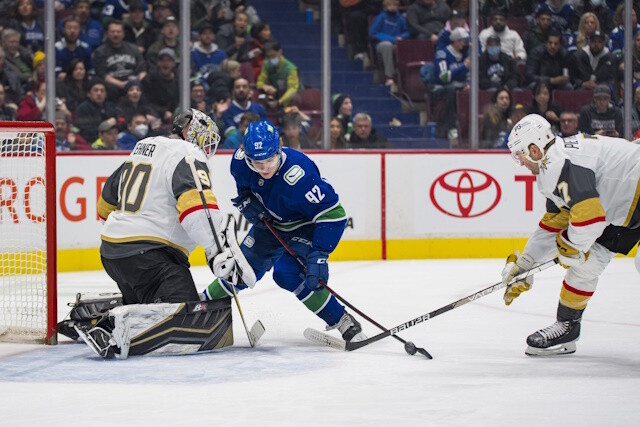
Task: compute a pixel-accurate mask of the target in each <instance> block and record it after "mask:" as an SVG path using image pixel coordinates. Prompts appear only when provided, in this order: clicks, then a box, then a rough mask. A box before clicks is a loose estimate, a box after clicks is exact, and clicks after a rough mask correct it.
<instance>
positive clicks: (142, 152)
mask: <svg viewBox="0 0 640 427" xmlns="http://www.w3.org/2000/svg"><path fill="white" fill-rule="evenodd" d="M155 149H156V144H151V143H148V142H146V143H140V142H139V143H137V144H136V146H135V148H134V149H133V152H132V153H131V154H133V155H136V154H137V155H139V156H147V157H151V156H153V152H154V150H155Z"/></svg>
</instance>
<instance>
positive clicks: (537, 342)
mask: <svg viewBox="0 0 640 427" xmlns="http://www.w3.org/2000/svg"><path fill="white" fill-rule="evenodd" d="M579 338H580V321H579V320H564V321H561V320H558V321H556V322H555V323H554V324H553V325H551V326H548V327H546V328H544V329H540V330H539V331H537V332H534V333H533V334H531V335H529V336H528V337H527V344H529V347H527V349H526V350H525V354H526V355H527V356H556V355H561V354H572V353H575V352H576V341H578V339H579Z"/></svg>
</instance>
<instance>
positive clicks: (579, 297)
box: [560, 281, 593, 320]
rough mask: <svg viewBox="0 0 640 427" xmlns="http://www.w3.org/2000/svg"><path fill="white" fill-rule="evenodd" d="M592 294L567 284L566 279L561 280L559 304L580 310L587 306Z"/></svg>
mask: <svg viewBox="0 0 640 427" xmlns="http://www.w3.org/2000/svg"><path fill="white" fill-rule="evenodd" d="M592 295H593V292H588V291H582V290H580V289H576V288H574V287H572V286H570V285H568V284H567V282H566V281H563V282H562V290H561V291H560V304H561V305H563V306H565V307H567V308H570V309H573V310H577V311H580V312H581V311H583V310H584V309H585V308H586V307H587V303H588V302H589V300H590V299H591V296H592ZM566 320H569V319H566Z"/></svg>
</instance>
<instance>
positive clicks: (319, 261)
mask: <svg viewBox="0 0 640 427" xmlns="http://www.w3.org/2000/svg"><path fill="white" fill-rule="evenodd" d="M328 257H329V254H328V253H326V252H322V251H311V252H310V253H309V255H307V278H306V281H305V286H306V287H307V288H308V289H310V290H312V291H316V290H318V289H320V288H321V287H322V284H321V283H320V281H322V283H327V282H328V281H329V264H328V263H327V258H328Z"/></svg>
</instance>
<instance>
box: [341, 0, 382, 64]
mask: <svg viewBox="0 0 640 427" xmlns="http://www.w3.org/2000/svg"><path fill="white" fill-rule="evenodd" d="M341 10H342V13H343V16H344V20H345V27H346V31H347V35H348V37H347V39H348V43H349V47H350V51H351V52H353V53H354V56H353V58H354V59H360V60H361V61H363V63H365V65H366V63H367V62H368V57H369V54H368V53H367V51H368V47H367V46H368V43H369V37H368V34H369V33H368V31H369V18H370V17H371V18H373V17H374V16H376V15H377V14H378V13H380V10H382V0H369V1H360V0H358V1H352V2H350V3H349V6H343V7H342V9H341Z"/></svg>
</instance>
